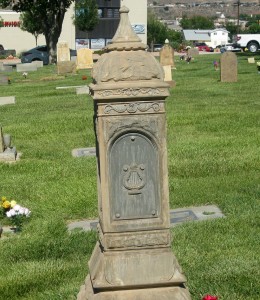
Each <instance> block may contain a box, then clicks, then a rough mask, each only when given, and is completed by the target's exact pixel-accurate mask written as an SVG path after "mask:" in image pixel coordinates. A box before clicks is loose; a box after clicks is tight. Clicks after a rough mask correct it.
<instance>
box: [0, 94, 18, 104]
mask: <svg viewBox="0 0 260 300" xmlns="http://www.w3.org/2000/svg"><path fill="white" fill-rule="evenodd" d="M7 104H15V96H9V97H0V105H7Z"/></svg>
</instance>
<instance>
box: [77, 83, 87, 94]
mask: <svg viewBox="0 0 260 300" xmlns="http://www.w3.org/2000/svg"><path fill="white" fill-rule="evenodd" d="M76 93H77V95H89V87H88V86H87V85H85V86H81V87H77V88H76Z"/></svg>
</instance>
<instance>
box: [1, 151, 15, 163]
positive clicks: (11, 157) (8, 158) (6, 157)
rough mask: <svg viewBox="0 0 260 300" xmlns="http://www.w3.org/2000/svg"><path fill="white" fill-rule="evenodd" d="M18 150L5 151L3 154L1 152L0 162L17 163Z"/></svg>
mask: <svg viewBox="0 0 260 300" xmlns="http://www.w3.org/2000/svg"><path fill="white" fill-rule="evenodd" d="M16 155H17V153H16V149H14V148H13V149H10V150H5V151H4V152H3V153H1V152H0V161H3V162H12V161H16Z"/></svg>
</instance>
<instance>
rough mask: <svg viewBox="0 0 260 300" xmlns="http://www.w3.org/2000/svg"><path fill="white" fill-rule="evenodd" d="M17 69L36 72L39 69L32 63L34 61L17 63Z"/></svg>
mask: <svg viewBox="0 0 260 300" xmlns="http://www.w3.org/2000/svg"><path fill="white" fill-rule="evenodd" d="M16 71H17V72H34V71H37V65H36V64H32V63H26V64H17V65H16Z"/></svg>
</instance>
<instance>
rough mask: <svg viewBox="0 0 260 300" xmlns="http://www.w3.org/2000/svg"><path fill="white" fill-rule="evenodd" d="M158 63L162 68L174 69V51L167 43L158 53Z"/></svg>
mask: <svg viewBox="0 0 260 300" xmlns="http://www.w3.org/2000/svg"><path fill="white" fill-rule="evenodd" d="M160 63H161V65H162V66H171V67H175V64H174V50H173V48H172V47H171V46H170V45H169V44H168V43H167V44H165V45H164V46H163V47H162V49H161V51H160Z"/></svg>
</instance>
